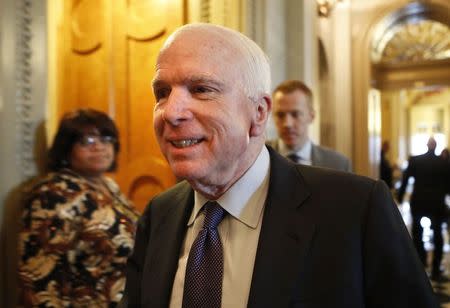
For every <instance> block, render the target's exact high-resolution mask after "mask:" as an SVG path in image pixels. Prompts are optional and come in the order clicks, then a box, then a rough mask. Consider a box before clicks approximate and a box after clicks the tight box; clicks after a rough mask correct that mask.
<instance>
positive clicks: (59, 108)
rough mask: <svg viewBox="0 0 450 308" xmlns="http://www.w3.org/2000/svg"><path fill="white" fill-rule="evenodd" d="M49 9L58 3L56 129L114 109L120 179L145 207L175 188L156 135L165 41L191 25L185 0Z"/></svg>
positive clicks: (83, 2) (120, 0)
mask: <svg viewBox="0 0 450 308" xmlns="http://www.w3.org/2000/svg"><path fill="white" fill-rule="evenodd" d="M57 3H59V4H57ZM49 5H57V7H52V9H51V10H50V12H51V14H49V15H50V16H49V20H50V23H49V25H50V27H52V29H50V30H49V33H50V36H49V38H50V42H49V46H50V48H49V49H51V48H52V47H53V48H54V50H53V51H51V52H50V55H51V57H50V59H49V62H50V63H49V68H50V69H49V72H50V78H49V79H50V82H49V84H50V89H49V93H50V95H49V96H50V115H53V117H52V121H53V123H50V126H51V127H56V122H57V121H59V119H60V118H61V116H62V114H64V113H65V112H67V111H69V110H73V109H75V108H79V107H92V108H95V109H98V110H102V111H105V112H107V113H108V114H109V115H110V116H111V117H112V118H113V119H114V120H115V122H116V124H117V126H118V127H119V131H120V136H121V137H120V141H121V151H120V154H119V168H118V172H117V173H115V174H113V175H112V176H113V177H114V178H115V179H116V180H117V182H118V183H119V185H120V186H121V188H122V190H123V191H124V192H125V193H126V194H127V195H128V196H129V197H130V198H131V199H132V200H133V201H134V202H135V204H136V206H137V207H138V209H140V210H142V209H143V208H144V207H145V205H146V204H147V202H148V201H149V200H150V199H151V197H152V196H154V195H155V194H156V193H158V192H160V191H162V190H164V189H166V188H168V187H169V186H171V185H173V184H174V183H175V177H174V176H173V174H172V173H171V171H170V169H169V167H168V165H167V163H166V161H165V159H164V158H163V156H162V154H161V153H160V151H159V147H158V144H157V142H156V138H155V135H154V132H153V126H152V117H153V106H154V103H155V100H154V97H153V95H152V90H151V80H152V78H153V75H154V71H155V70H154V64H155V61H156V56H157V53H158V51H159V49H160V47H161V45H162V43H163V41H164V39H165V38H166V37H167V36H168V35H169V34H170V33H171V32H172V31H173V30H174V29H175V28H177V27H178V26H180V25H182V24H183V23H185V19H186V18H185V5H184V2H183V1H182V0H166V1H160V0H114V1H110V0H66V1H61V2H59V1H57V2H54V1H49ZM58 5H59V6H58ZM53 133H54V131H53Z"/></svg>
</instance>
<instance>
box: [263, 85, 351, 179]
mask: <svg viewBox="0 0 450 308" xmlns="http://www.w3.org/2000/svg"><path fill="white" fill-rule="evenodd" d="M272 114H273V119H274V122H275V126H276V128H277V132H278V138H277V139H274V140H269V141H267V142H266V144H267V145H270V146H271V147H273V148H274V149H275V150H276V151H278V152H279V153H280V154H282V155H283V156H286V157H288V158H290V159H291V160H293V161H294V162H296V163H300V164H304V165H312V166H319V167H326V168H331V169H336V170H342V171H348V172H350V171H352V166H351V163H350V160H349V159H348V158H347V157H345V156H344V155H342V154H341V153H338V152H336V151H333V150H331V149H329V148H326V147H323V146H319V145H317V144H314V143H313V142H312V141H311V139H310V138H309V127H310V125H311V124H312V122H313V120H314V117H315V111H314V106H313V94H312V91H311V90H310V89H309V88H308V86H306V85H305V84H304V83H303V82H301V81H299V80H286V81H284V82H282V83H281V84H279V85H278V86H277V87H276V88H275V90H274V91H273V112H272Z"/></svg>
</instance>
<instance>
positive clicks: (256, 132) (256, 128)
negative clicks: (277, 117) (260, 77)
mask: <svg viewBox="0 0 450 308" xmlns="http://www.w3.org/2000/svg"><path fill="white" fill-rule="evenodd" d="M252 103H253V104H255V107H254V108H255V112H254V114H253V119H252V123H251V127H250V137H257V136H260V135H261V134H264V133H265V131H266V123H267V119H268V118H269V114H270V112H271V111H272V99H271V98H270V96H269V95H267V94H264V95H262V96H261V97H259V98H258V100H257V101H256V102H252Z"/></svg>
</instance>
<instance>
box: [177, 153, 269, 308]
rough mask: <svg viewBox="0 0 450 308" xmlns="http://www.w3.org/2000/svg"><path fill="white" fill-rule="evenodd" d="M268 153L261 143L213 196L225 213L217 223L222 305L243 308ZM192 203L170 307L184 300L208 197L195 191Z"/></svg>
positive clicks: (264, 189) (263, 195)
mask: <svg viewBox="0 0 450 308" xmlns="http://www.w3.org/2000/svg"><path fill="white" fill-rule="evenodd" d="M269 172H270V156H269V152H268V150H267V148H266V147H263V149H262V150H261V152H260V154H259V156H258V158H257V159H256V161H255V162H254V163H253V165H252V166H251V167H250V168H249V169H248V170H247V172H246V173H245V174H244V175H243V176H242V177H241V178H240V179H239V180H238V181H237V182H236V183H234V184H233V186H231V187H230V189H229V190H228V191H227V192H226V193H225V194H223V195H222V196H221V197H220V198H219V199H218V200H216V201H217V202H218V203H219V204H220V205H221V206H222V208H224V209H225V211H226V212H227V213H228V214H227V215H226V216H225V218H224V219H223V220H222V222H221V223H220V224H219V226H218V230H219V234H220V238H221V241H222V246H223V257H224V273H223V285H222V307H226V308H228V307H229V308H241V307H242V308H245V307H247V302H248V295H249V293H250V285H251V281H252V275H253V266H254V263H255V256H256V249H257V247H258V239H259V233H260V231H261V223H262V217H263V212H264V204H265V201H266V197H267V192H268V189H269ZM194 195H195V203H194V209H193V211H192V214H191V217H190V219H189V221H188V229H187V232H186V236H185V238H184V243H183V245H182V247H181V252H180V257H179V261H178V269H177V272H176V274H175V279H174V282H173V286H172V294H171V298H170V308H179V307H181V305H182V303H183V288H184V277H185V272H186V263H187V259H188V256H189V251H190V249H191V246H192V243H193V242H194V240H195V238H196V237H197V234H198V232H199V231H200V230H201V228H202V227H203V221H204V211H202V210H201V209H202V207H203V205H204V204H205V203H206V202H207V201H209V200H207V199H206V198H205V197H203V196H202V195H200V194H199V193H197V192H195V194H194Z"/></svg>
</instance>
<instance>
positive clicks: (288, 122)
mask: <svg viewBox="0 0 450 308" xmlns="http://www.w3.org/2000/svg"><path fill="white" fill-rule="evenodd" d="M293 124H294V119H293V117H292V116H291V115H290V114H286V115H285V116H284V117H283V127H292V125H293Z"/></svg>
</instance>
